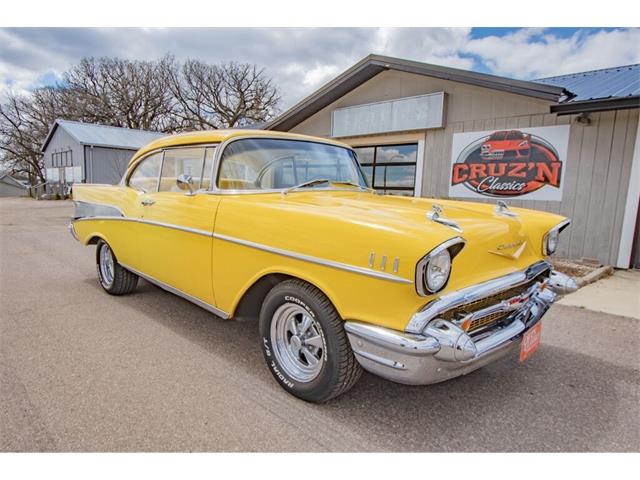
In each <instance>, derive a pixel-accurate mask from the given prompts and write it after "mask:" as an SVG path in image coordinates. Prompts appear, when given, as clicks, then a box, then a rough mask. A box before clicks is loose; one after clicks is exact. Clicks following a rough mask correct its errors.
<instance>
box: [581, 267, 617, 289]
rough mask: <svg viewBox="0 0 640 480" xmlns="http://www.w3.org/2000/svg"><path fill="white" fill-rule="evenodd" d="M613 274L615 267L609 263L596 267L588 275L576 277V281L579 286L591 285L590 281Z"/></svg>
mask: <svg viewBox="0 0 640 480" xmlns="http://www.w3.org/2000/svg"><path fill="white" fill-rule="evenodd" d="M610 275H613V267H611V266H609V265H605V266H604V267H600V268H596V269H595V270H593V271H592V272H589V273H587V274H586V275H584V276H582V277H580V278H576V279H575V280H576V283H577V284H578V287H579V288H582V287H584V286H585V285H589V284H590V283H594V282H597V281H598V280H600V279H602V278H605V277H608V276H610Z"/></svg>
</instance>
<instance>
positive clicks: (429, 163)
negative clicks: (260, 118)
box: [292, 70, 640, 265]
mask: <svg viewBox="0 0 640 480" xmlns="http://www.w3.org/2000/svg"><path fill="white" fill-rule="evenodd" d="M438 91H443V92H445V93H446V102H445V127H444V128H441V129H432V130H425V131H414V132H412V135H413V136H414V137H415V136H417V138H419V139H420V140H424V145H425V152H424V175H423V178H422V195H423V196H425V197H436V198H438V197H441V198H447V197H448V194H449V174H450V173H449V172H450V169H451V147H452V139H453V134H454V133H457V132H471V131H480V130H491V129H496V130H500V129H509V128H527V127H542V126H550V125H571V130H570V134H569V145H568V160H567V166H566V167H565V168H564V171H563V175H564V176H565V178H564V188H563V193H562V198H563V199H562V201H560V202H550V201H522V200H520V201H518V200H508V203H509V204H510V205H513V206H518V207H523V208H532V209H535V210H543V211H548V212H553V213H558V214H561V215H565V216H567V217H570V218H571V219H572V222H573V223H572V226H571V228H570V229H569V230H567V231H566V232H565V233H564V234H563V235H562V236H561V241H560V246H559V250H558V255H559V256H564V257H569V258H583V257H587V258H594V259H597V260H599V261H600V262H603V263H606V264H611V265H615V263H616V260H617V256H618V248H619V245H620V235H621V232H622V221H623V216H624V207H625V201H626V194H627V190H628V187H629V175H630V172H631V161H632V156H633V150H634V146H635V145H634V144H635V137H636V131H637V128H638V116H639V112H640V110H639V109H633V110H620V111H615V112H614V111H611V112H602V113H596V114H592V115H591V124H590V125H584V124H581V123H576V122H575V118H576V117H575V116H561V117H558V116H556V115H555V114H550V113H548V112H549V106H550V105H551V103H550V102H546V101H543V100H538V99H533V98H528V97H524V96H522V95H515V94H510V93H505V92H498V91H494V90H490V89H486V88H482V87H475V86H470V85H464V84H460V83H455V82H451V81H448V80H440V79H434V78H429V77H424V76H420V75H414V74H409V73H403V72H397V71H392V70H390V71H386V72H383V73H381V74H379V75H377V76H376V77H374V78H372V79H371V80H369V81H368V82H367V83H365V84H364V85H361V86H360V87H358V88H356V89H354V90H353V91H351V92H349V93H348V94H346V95H345V96H343V97H342V98H340V99H338V100H336V101H335V102H334V103H333V104H331V105H329V106H327V107H325V108H324V109H322V110H321V111H320V112H318V113H316V114H315V115H313V116H311V117H310V118H308V119H307V120H305V121H304V122H302V123H300V124H299V125H297V126H296V127H294V128H293V129H292V131H293V132H297V133H305V134H309V135H318V136H324V137H328V136H330V135H331V111H332V110H334V109H336V108H341V107H347V106H353V105H360V104H363V103H370V102H376V101H381V100H389V99H397V98H402V97H407V96H413V95H421V94H427V93H433V92H438ZM403 135H404V136H406V134H402V133H398V134H389V135H385V137H386V143H389V142H393V140H394V138H395V137H397V138H403ZM378 137H380V136H378ZM378 137H376V138H378ZM367 138H368V137H366V136H363V137H353V138H349V139H342V140H343V141H345V142H346V143H351V144H360V145H362V144H366V143H367V142H366V139H367ZM369 138H370V137H369ZM478 201H484V202H495V200H493V199H487V200H478Z"/></svg>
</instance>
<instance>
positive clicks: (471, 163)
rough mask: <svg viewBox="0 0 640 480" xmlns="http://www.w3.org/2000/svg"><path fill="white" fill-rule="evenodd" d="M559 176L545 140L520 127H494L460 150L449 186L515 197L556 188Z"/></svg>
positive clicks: (552, 149) (557, 161) (554, 156)
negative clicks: (543, 189)
mask: <svg viewBox="0 0 640 480" xmlns="http://www.w3.org/2000/svg"><path fill="white" fill-rule="evenodd" d="M561 178H562V162H561V161H560V156H559V155H558V152H557V150H556V149H555V147H554V146H553V145H552V144H551V143H550V142H549V141H547V140H545V139H544V138H542V137H540V136H538V135H533V134H531V133H523V132H521V131H520V130H498V131H495V132H492V133H490V134H488V135H482V136H481V137H479V138H476V139H475V140H473V141H471V142H470V143H469V144H468V145H467V146H465V147H464V148H463V149H462V151H461V152H460V153H459V155H458V157H457V159H456V161H455V163H454V164H453V169H452V172H451V185H452V186H455V185H459V184H464V185H465V186H466V187H467V188H468V189H469V190H471V191H472V192H475V193H478V194H480V195H485V196H489V197H517V196H520V195H525V194H527V193H532V192H535V191H536V190H539V189H541V188H542V187H544V186H545V185H550V186H552V187H555V188H560V181H561Z"/></svg>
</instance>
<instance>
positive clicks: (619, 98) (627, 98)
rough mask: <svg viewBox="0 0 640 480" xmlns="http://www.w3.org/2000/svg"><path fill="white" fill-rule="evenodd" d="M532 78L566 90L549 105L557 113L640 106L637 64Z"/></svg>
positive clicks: (639, 76) (639, 66) (639, 75)
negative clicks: (564, 96)
mask: <svg viewBox="0 0 640 480" xmlns="http://www.w3.org/2000/svg"><path fill="white" fill-rule="evenodd" d="M536 82H538V83H544V84H546V85H555V86H558V87H562V88H565V89H566V90H567V91H568V92H570V95H569V96H568V97H567V98H566V99H564V101H561V102H560V103H559V104H558V105H554V106H552V107H551V111H552V112H556V113H559V114H570V113H577V112H583V111H585V110H589V111H591V112H595V111H606V110H612V109H617V110H620V109H623V108H638V106H640V64H635V65H623V66H620V67H613V68H602V69H599V70H590V71H588V72H578V73H570V74H567V75H558V76H555V77H547V78H540V79H537V80H536Z"/></svg>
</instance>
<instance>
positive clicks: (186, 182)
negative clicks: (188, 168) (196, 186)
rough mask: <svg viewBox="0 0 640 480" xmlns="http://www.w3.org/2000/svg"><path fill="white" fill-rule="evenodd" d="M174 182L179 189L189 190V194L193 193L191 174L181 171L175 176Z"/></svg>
mask: <svg viewBox="0 0 640 480" xmlns="http://www.w3.org/2000/svg"><path fill="white" fill-rule="evenodd" d="M176 184H177V185H178V188H179V189H180V190H189V195H193V178H192V177H191V175H187V174H186V173H181V174H180V175H178V178H176Z"/></svg>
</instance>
